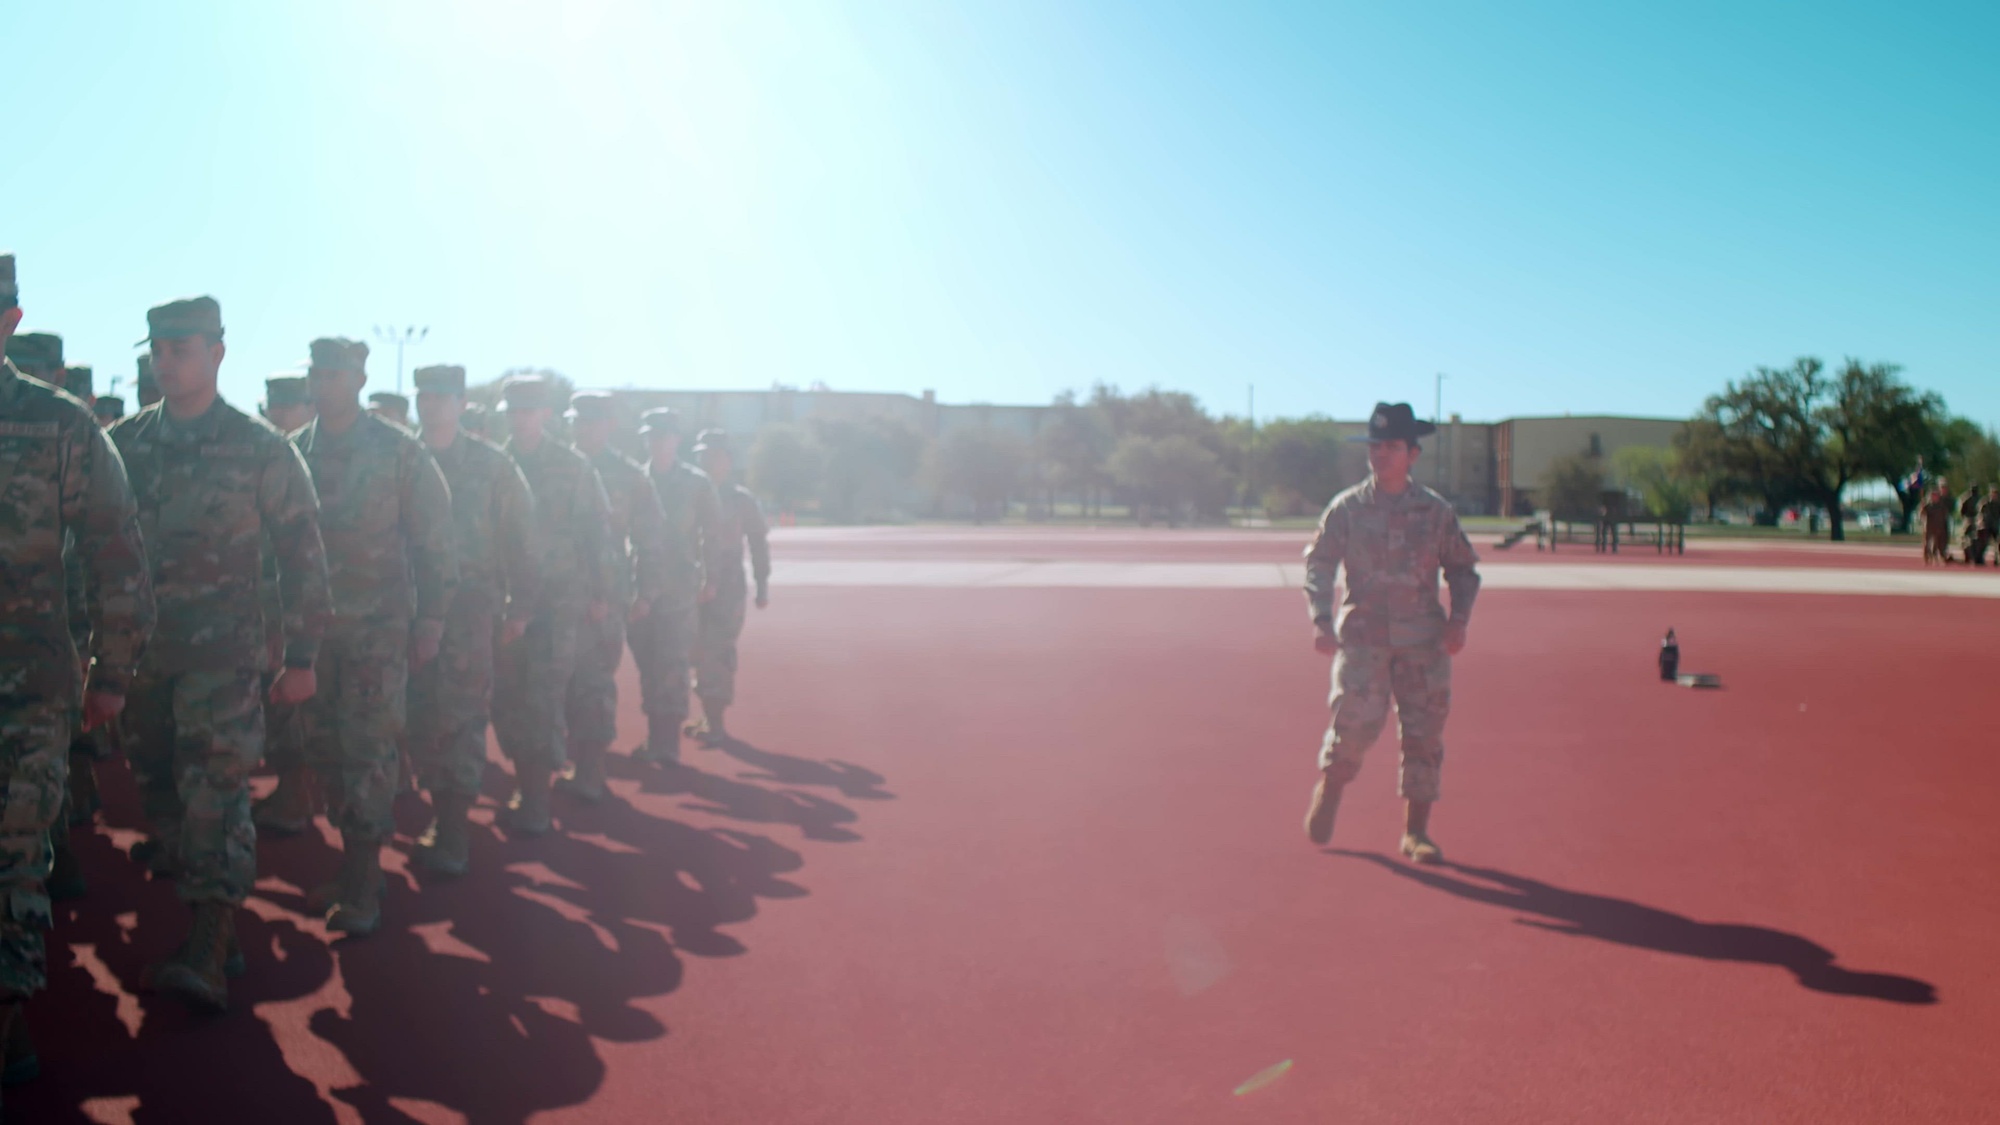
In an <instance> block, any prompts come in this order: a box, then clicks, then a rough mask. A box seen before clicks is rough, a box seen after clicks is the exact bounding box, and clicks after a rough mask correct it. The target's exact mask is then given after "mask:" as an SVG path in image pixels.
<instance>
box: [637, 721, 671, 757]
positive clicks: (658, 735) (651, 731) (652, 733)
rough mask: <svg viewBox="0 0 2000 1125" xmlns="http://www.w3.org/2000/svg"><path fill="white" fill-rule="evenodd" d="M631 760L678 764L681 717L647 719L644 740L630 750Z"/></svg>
mask: <svg viewBox="0 0 2000 1125" xmlns="http://www.w3.org/2000/svg"><path fill="white" fill-rule="evenodd" d="M632 760H633V761H636V762H651V763H655V764H658V765H663V766H672V765H678V764H680V760H681V719H680V718H678V717H669V718H660V719H651V718H649V719H647V720H646V741H645V742H644V743H642V744H640V746H639V747H638V748H637V749H635V750H633V751H632Z"/></svg>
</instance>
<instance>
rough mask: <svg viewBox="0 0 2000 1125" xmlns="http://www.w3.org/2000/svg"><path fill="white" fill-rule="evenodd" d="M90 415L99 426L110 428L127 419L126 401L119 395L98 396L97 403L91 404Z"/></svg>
mask: <svg viewBox="0 0 2000 1125" xmlns="http://www.w3.org/2000/svg"><path fill="white" fill-rule="evenodd" d="M90 413H91V416H92V417H94V418H96V419H97V424H98V425H100V426H105V427H109V426H110V425H111V424H112V423H113V422H116V421H117V420H118V419H120V418H123V417H125V400H124V399H122V398H120V397H118V396H117V395H98V396H97V401H96V402H94V403H91V404H90Z"/></svg>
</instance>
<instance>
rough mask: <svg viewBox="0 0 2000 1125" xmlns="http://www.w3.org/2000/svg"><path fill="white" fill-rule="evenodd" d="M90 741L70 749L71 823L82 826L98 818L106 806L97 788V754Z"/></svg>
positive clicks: (74, 826) (73, 825)
mask: <svg viewBox="0 0 2000 1125" xmlns="http://www.w3.org/2000/svg"><path fill="white" fill-rule="evenodd" d="M94 751H95V747H93V746H91V744H90V743H88V742H82V743H80V744H76V745H72V746H71V747H70V751H69V823H70V826H71V827H72V828H80V827H82V826H83V825H86V824H89V823H90V822H91V821H92V820H93V819H95V818H96V816H97V812H98V810H99V809H101V808H103V807H104V801H103V799H102V798H101V797H100V796H99V795H98V790H97V756H96V754H95V752H94Z"/></svg>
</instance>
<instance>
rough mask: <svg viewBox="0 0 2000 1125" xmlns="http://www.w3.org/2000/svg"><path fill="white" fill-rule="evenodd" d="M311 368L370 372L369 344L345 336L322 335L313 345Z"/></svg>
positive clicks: (359, 372)
mask: <svg viewBox="0 0 2000 1125" xmlns="http://www.w3.org/2000/svg"><path fill="white" fill-rule="evenodd" d="M311 352H312V359H311V360H310V368H309V370H313V371H347V372H351V373H353V374H355V375H366V374H368V345H367V344H364V343H362V342H361V341H359V340H350V339H348V338H346V337H345V336H321V337H320V338H319V339H317V340H314V341H313V342H312V345H311Z"/></svg>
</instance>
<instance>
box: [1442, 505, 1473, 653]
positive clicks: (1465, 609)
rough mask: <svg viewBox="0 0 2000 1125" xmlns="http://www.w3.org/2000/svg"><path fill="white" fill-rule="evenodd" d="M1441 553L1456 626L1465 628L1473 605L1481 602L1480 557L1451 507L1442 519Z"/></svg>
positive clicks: (1453, 621)
mask: <svg viewBox="0 0 2000 1125" xmlns="http://www.w3.org/2000/svg"><path fill="white" fill-rule="evenodd" d="M1437 553H1438V566H1439V567H1440V568H1441V569H1442V570H1443V571H1444V586H1445V589H1447V590H1450V591H1451V620H1452V623H1453V624H1455V625H1464V624H1466V623H1468V622H1470V621H1471V620H1472V603H1473V602H1474V601H1476V600H1477V599H1478V598H1479V571H1478V569H1477V568H1478V564H1479V555H1478V554H1477V553H1476V552H1474V551H1473V549H1472V541H1471V540H1470V539H1467V538H1466V537H1465V528H1464V527H1462V526H1460V524H1459V522H1458V513H1457V512H1454V511H1452V510H1451V507H1450V506H1449V505H1446V506H1445V507H1444V514H1443V515H1442V516H1441V517H1440V518H1439V519H1438V545H1437Z"/></svg>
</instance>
